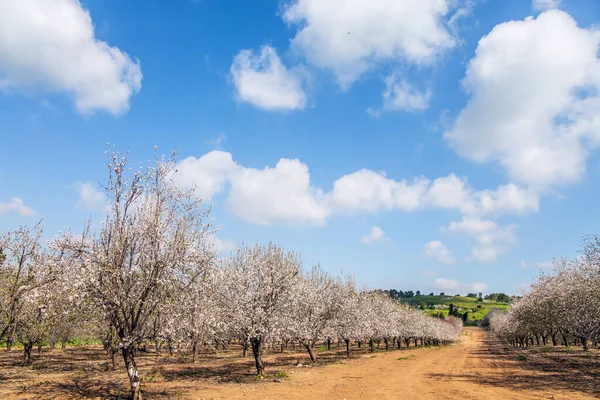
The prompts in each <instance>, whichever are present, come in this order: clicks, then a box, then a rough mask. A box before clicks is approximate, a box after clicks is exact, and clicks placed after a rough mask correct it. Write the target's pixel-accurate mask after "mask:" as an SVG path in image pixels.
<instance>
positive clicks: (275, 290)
mask: <svg viewBox="0 0 600 400" xmlns="http://www.w3.org/2000/svg"><path fill="white" fill-rule="evenodd" d="M223 262H224V265H223V267H222V268H221V269H220V271H219V272H220V279H219V286H220V289H219V298H220V301H221V302H222V309H223V310H224V312H225V318H226V320H227V321H228V322H229V325H230V329H231V331H233V332H235V336H237V337H240V338H242V340H244V341H248V342H250V344H251V346H252V354H253V355H254V361H255V364H256V372H257V373H258V374H259V375H262V374H263V373H264V369H265V366H264V362H263V358H262V356H263V352H264V347H265V345H266V344H268V343H269V342H270V341H272V340H273V339H274V338H280V337H282V336H284V333H287V332H288V331H289V329H290V325H291V322H290V321H292V320H293V319H294V315H295V310H294V307H293V305H294V302H293V295H295V294H296V293H297V285H298V284H299V282H300V273H301V263H300V259H299V257H298V255H297V254H296V253H294V252H289V251H286V250H284V249H283V248H282V247H280V246H279V245H276V244H274V243H269V244H268V245H266V246H263V245H260V244H257V245H255V246H247V245H244V246H242V247H240V248H239V249H238V250H237V251H236V252H235V254H233V255H232V256H231V257H229V258H227V259H225V260H224V261H223Z"/></svg>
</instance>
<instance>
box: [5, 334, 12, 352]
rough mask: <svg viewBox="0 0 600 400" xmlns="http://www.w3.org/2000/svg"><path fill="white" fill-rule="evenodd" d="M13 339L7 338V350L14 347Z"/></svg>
mask: <svg viewBox="0 0 600 400" xmlns="http://www.w3.org/2000/svg"><path fill="white" fill-rule="evenodd" d="M12 344H13V340H12V338H11V337H9V338H8V339H6V351H10V349H12Z"/></svg>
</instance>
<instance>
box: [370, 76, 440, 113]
mask: <svg viewBox="0 0 600 400" xmlns="http://www.w3.org/2000/svg"><path fill="white" fill-rule="evenodd" d="M382 96H383V106H382V108H381V109H372V108H369V109H367V112H368V113H369V114H370V115H372V116H374V117H377V116H379V114H381V113H382V112H383V111H398V110H402V111H408V112H417V111H423V110H426V109H427V108H429V99H430V98H431V90H430V89H427V90H425V91H421V90H418V89H417V88H415V87H414V86H413V85H412V84H411V83H410V82H408V81H407V80H406V79H404V78H401V77H400V76H399V74H392V75H390V76H388V77H387V78H386V80H385V90H384V91H383V94H382Z"/></svg>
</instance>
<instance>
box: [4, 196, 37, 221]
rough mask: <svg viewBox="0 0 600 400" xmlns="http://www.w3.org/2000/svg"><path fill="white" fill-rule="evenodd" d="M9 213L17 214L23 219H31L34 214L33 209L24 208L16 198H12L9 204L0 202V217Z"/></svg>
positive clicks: (23, 203)
mask: <svg viewBox="0 0 600 400" xmlns="http://www.w3.org/2000/svg"><path fill="white" fill-rule="evenodd" d="M11 212H14V213H17V214H19V215H21V216H23V217H32V216H34V215H35V214H36V212H35V211H34V210H33V208H31V207H29V206H26V205H25V202H24V201H23V200H22V199H20V198H18V197H13V198H12V199H10V201H9V202H5V203H2V202H0V215H2V214H8V213H11Z"/></svg>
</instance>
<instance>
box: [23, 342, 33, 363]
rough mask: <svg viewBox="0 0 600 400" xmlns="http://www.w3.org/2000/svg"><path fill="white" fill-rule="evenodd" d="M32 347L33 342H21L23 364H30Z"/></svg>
mask: <svg viewBox="0 0 600 400" xmlns="http://www.w3.org/2000/svg"><path fill="white" fill-rule="evenodd" d="M32 349H33V343H31V342H25V343H23V362H24V363H25V365H29V364H31V350H32Z"/></svg>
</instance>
